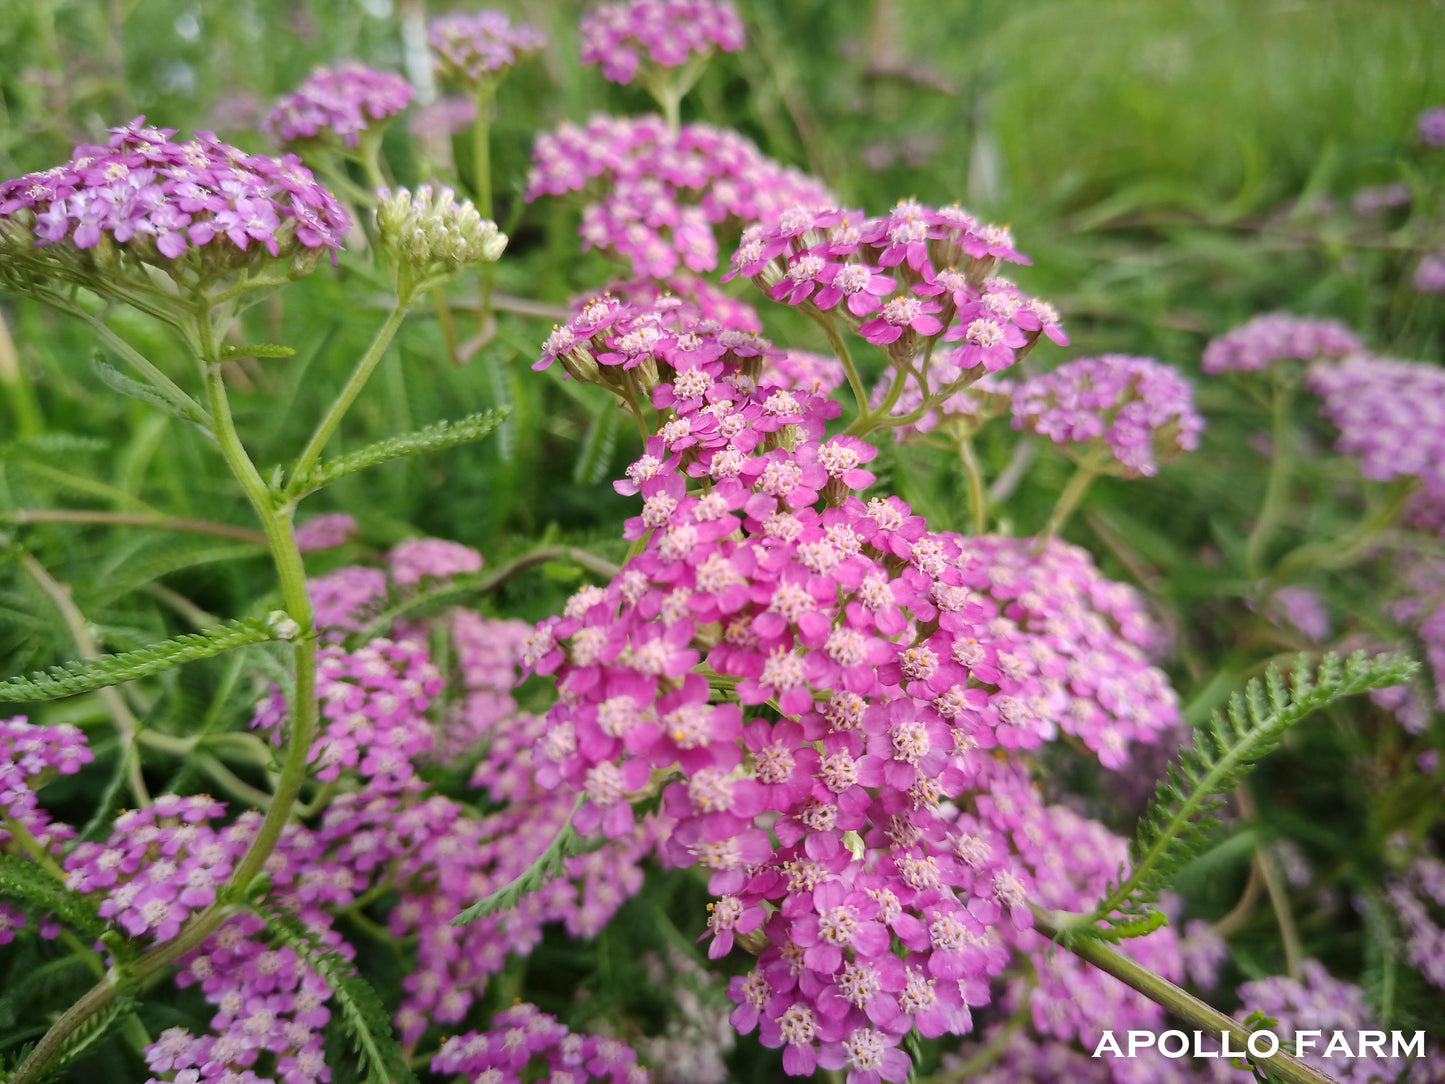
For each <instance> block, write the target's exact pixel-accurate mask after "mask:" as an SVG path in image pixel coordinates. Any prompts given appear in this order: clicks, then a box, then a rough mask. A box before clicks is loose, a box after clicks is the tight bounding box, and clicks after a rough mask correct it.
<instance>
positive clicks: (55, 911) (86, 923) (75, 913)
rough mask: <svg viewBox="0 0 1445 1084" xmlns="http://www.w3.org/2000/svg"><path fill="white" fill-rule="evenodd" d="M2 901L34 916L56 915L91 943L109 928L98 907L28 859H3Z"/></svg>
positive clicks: (0, 861) (0, 862)
mask: <svg viewBox="0 0 1445 1084" xmlns="http://www.w3.org/2000/svg"><path fill="white" fill-rule="evenodd" d="M0 897H6V898H9V899H12V900H15V901H17V902H18V903H19V904H20V905H21V907H22V909H23V910H24V911H26V912H27V913H28V914H30V915H33V916H39V915H54V916H55V917H56V918H58V919H59V920H60V921H61V922H62V923H64V924H65V925H66V926H69V927H70V928H71V929H73V930H75V931H76V932H77V933H82V934H84V935H85V936H86V937H87V938H89V939H91V940H95V939H97V938H99V937H100V935H101V934H103V933H104V932H105V931H106V928H107V927H106V923H105V919H103V918H101V917H100V914H99V913H98V912H97V911H96V907H95V904H94V903H92V902H91V901H90V900H88V899H87V898H86V897H84V896H82V895H80V894H79V893H77V892H71V891H69V890H68V889H66V887H65V886H64V885H63V884H61V883H60V882H59V881H57V880H56V879H55V878H54V877H52V876H51V875H50V874H48V873H46V872H45V870H43V869H41V868H40V866H39V865H37V864H36V863H35V862H33V861H31V860H30V859H28V858H20V857H18V856H16V855H8V854H6V855H0Z"/></svg>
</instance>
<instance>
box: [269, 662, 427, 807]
mask: <svg viewBox="0 0 1445 1084" xmlns="http://www.w3.org/2000/svg"><path fill="white" fill-rule="evenodd" d="M317 670H318V672H317V679H316V691H317V699H318V700H319V701H320V703H321V725H320V733H318V734H317V735H316V738H315V741H314V743H313V745H312V750H311V762H312V764H314V765H316V771H315V774H316V778H317V779H322V780H333V779H337V778H339V777H340V775H341V771H342V769H343V768H350V769H353V770H355V771H356V772H357V774H359V775H360V776H362V777H363V778H365V779H367V780H369V781H370V785H371V787H372V788H373V789H374V790H377V791H388V790H395V789H397V788H399V787H403V786H405V785H406V784H407V783H409V782H410V781H411V780H412V779H413V778H414V776H415V774H416V773H415V767H414V764H413V759H414V758H421V757H424V756H425V755H426V754H428V753H429V752H430V751H431V749H432V742H433V735H432V725H431V721H430V720H429V719H428V718H427V715H426V712H427V708H428V707H429V706H430V704H431V699H432V697H434V696H436V694H437V693H439V692H440V691H441V688H442V676H441V674H440V673H438V672H437V669H436V667H435V666H433V665H432V663H431V660H430V658H429V657H428V656H427V652H426V649H425V648H424V647H422V645H420V644H418V643H415V642H413V641H411V640H402V641H399V642H398V641H394V640H388V639H384V638H383V639H377V640H372V641H371V642H370V643H368V644H366V645H365V646H363V647H360V648H358V649H357V650H355V651H346V650H344V649H343V648H341V647H339V646H327V647H323V648H322V649H321V651H320V655H319V660H318V667H317ZM289 714H290V708H289V707H288V705H287V703H286V695H285V693H283V692H282V691H281V690H280V689H279V688H276V687H274V686H273V687H272V689H271V692H270V693H269V694H268V696H267V697H266V698H265V699H263V700H262V701H261V703H260V704H259V705H257V710H256V715H255V717H254V718H253V719H252V720H251V726H252V727H253V728H256V729H259V730H269V731H271V732H272V735H273V737H274V739H275V741H276V743H277V744H280V742H281V740H282V737H283V727H282V724H283V723H284V722H285V720H286V719H287V718H288V716H289Z"/></svg>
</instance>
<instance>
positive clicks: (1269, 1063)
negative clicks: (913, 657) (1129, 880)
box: [1030, 904, 1336, 1084]
mask: <svg viewBox="0 0 1445 1084" xmlns="http://www.w3.org/2000/svg"><path fill="white" fill-rule="evenodd" d="M1030 906H1031V907H1032V910H1033V912H1034V929H1036V930H1038V932H1039V933H1041V934H1043V935H1044V936H1045V937H1053V938H1057V937H1060V936H1061V935H1064V936H1063V944H1064V947H1065V948H1067V949H1068V950H1069V951H1070V952H1072V953H1073V954H1074V955H1075V956H1078V957H1079V958H1080V959H1082V960H1087V961H1088V962H1089V963H1091V964H1093V965H1094V966H1095V967H1097V968H1098V969H1099V970H1100V971H1103V972H1104V973H1105V974H1108V975H1113V976H1114V977H1115V978H1116V979H1118V980H1119V981H1120V982H1122V983H1124V984H1125V985H1126V986H1130V987H1132V988H1134V989H1135V990H1138V991H1139V992H1140V993H1141V994H1143V995H1144V996H1145V997H1147V998H1148V999H1149V1000H1150V1001H1153V1002H1154V1003H1155V1004H1157V1005H1161V1006H1163V1007H1164V1008H1165V1009H1168V1010H1169V1011H1170V1012H1171V1013H1173V1014H1174V1015H1175V1016H1177V1017H1178V1018H1179V1019H1181V1020H1184V1021H1186V1022H1187V1023H1190V1024H1193V1025H1194V1026H1195V1027H1198V1028H1202V1029H1204V1030H1206V1031H1208V1032H1209V1033H1210V1034H1211V1035H1213V1036H1214V1037H1215V1038H1216V1039H1218V1038H1220V1037H1222V1036H1223V1035H1224V1034H1225V1033H1226V1032H1227V1033H1228V1034H1229V1036H1230V1037H1231V1038H1232V1039H1234V1040H1235V1045H1236V1046H1237V1047H1239V1048H1241V1049H1242V1048H1244V1046H1245V1045H1246V1044H1247V1043H1248V1042H1249V1034H1250V1033H1249V1030H1248V1029H1247V1028H1245V1027H1244V1025H1242V1024H1240V1023H1239V1021H1237V1020H1234V1019H1232V1018H1230V1017H1228V1016H1225V1015H1224V1014H1223V1013H1222V1012H1220V1011H1219V1010H1218V1009H1216V1008H1214V1006H1212V1005H1208V1004H1206V1003H1205V1002H1203V1001H1200V1000H1199V999H1198V998H1197V997H1195V996H1194V995H1193V994H1191V993H1189V992H1188V991H1187V990H1184V989H1181V988H1180V987H1178V986H1175V985H1174V983H1172V982H1170V981H1169V980H1168V979H1166V978H1163V977H1162V976H1159V975H1156V974H1155V973H1154V972H1152V971H1150V970H1149V969H1148V968H1147V967H1144V966H1142V965H1141V964H1139V963H1136V962H1135V961H1134V960H1131V959H1130V958H1129V957H1128V956H1125V955H1124V954H1123V953H1122V952H1120V951H1119V950H1118V949H1116V948H1114V947H1112V946H1111V945H1108V944H1106V943H1104V942H1103V941H1100V940H1099V939H1097V938H1093V937H1089V936H1088V935H1086V934H1081V933H1078V932H1074V933H1073V934H1072V935H1071V936H1070V935H1069V932H1070V931H1069V925H1070V920H1071V918H1072V916H1060V915H1057V914H1056V913H1055V912H1052V911H1047V910H1044V909H1043V908H1041V907H1038V906H1037V905H1032V904H1031V905H1030ZM1251 1060H1257V1062H1258V1064H1259V1066H1260V1068H1262V1069H1264V1070H1266V1071H1267V1072H1268V1073H1269V1076H1270V1079H1271V1080H1275V1081H1279V1082H1280V1084H1336V1082H1335V1081H1333V1080H1332V1079H1331V1078H1330V1077H1327V1076H1325V1075H1324V1074H1323V1073H1321V1072H1319V1071H1318V1070H1316V1069H1312V1068H1311V1067H1310V1066H1308V1065H1305V1064H1304V1063H1303V1062H1301V1061H1299V1060H1298V1059H1296V1058H1293V1057H1291V1056H1290V1055H1289V1054H1286V1053H1284V1052H1283V1051H1281V1052H1280V1053H1278V1054H1275V1055H1274V1056H1273V1057H1268V1058H1259V1059H1251Z"/></svg>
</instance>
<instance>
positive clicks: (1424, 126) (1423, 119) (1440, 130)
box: [1417, 105, 1445, 147]
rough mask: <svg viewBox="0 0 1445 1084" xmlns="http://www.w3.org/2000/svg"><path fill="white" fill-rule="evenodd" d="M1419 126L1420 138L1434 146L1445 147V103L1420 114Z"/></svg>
mask: <svg viewBox="0 0 1445 1084" xmlns="http://www.w3.org/2000/svg"><path fill="white" fill-rule="evenodd" d="M1417 126H1418V127H1419V130H1420V138H1421V139H1422V140H1423V141H1424V142H1426V143H1428V144H1429V145H1430V146H1432V147H1445V105H1437V106H1436V107H1435V108H1434V109H1427V110H1425V111H1424V112H1423V113H1421V114H1420V117H1419V120H1418V122H1417Z"/></svg>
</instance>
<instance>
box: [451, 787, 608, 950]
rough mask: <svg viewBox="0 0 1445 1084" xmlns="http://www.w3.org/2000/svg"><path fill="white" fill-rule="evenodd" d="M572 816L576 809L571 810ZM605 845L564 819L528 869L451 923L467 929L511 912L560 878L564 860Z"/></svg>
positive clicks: (580, 802) (579, 800)
mask: <svg viewBox="0 0 1445 1084" xmlns="http://www.w3.org/2000/svg"><path fill="white" fill-rule="evenodd" d="M581 804H582V799H580V798H579V799H578V800H577V806H580V805H581ZM572 812H573V815H575V814H576V812H577V807H576V806H574V807H573V809H572ZM604 842H606V841H605V840H603V839H587V838H586V837H584V836H582V835H581V834H580V833H579V832H578V831H577V829H576V828H574V827H572V818H571V817H568V818H567V823H566V824H565V825H563V826H562V830H561V831H560V832H558V833H557V835H556V838H554V839H553V840H552V842H551V843H549V844H548V845H547V849H546V850H545V851H543V852H542V853H541V854H539V855H538V856H537V858H536V860H535V861H533V862H532V864H531V865H530V866H528V867H527V868H526V869H524V870H523V871H522V872H521V873H519V874H518V875H517V876H516V877H514V878H513V879H512V880H511V881H509V882H507V883H506V884H504V885H503V886H502V887H501V888H499V889H497V890H496V891H495V892H492V893H490V894H488V895H486V896H483V897H482V898H481V899H479V900H478V901H477V902H476V903H474V904H472V905H471V906H470V907H468V908H467V909H466V910H465V911H463V912H462V913H461V914H459V915H457V917H456V918H454V919H452V922H451V924H452V925H453V926H469V925H471V924H472V923H473V922H476V921H477V919H479V918H486V917H487V916H488V915H494V914H496V913H497V912H498V911H510V910H511V909H512V908H513V907H516V906H517V904H518V903H520V902H521V901H522V897H523V896H525V895H527V894H528V893H531V892H536V891H537V890H538V889H540V888H541V887H542V886H543V885H545V884H546V883H547V882H548V881H550V880H551V879H552V878H553V877H560V876H562V874H563V873H565V872H566V869H567V867H566V865H565V863H566V860H567V859H568V858H571V857H572V856H573V855H578V854H586V853H587V852H588V851H595V850H596V849H597V848H598V847H600V846H602V844H603V843H604Z"/></svg>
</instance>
